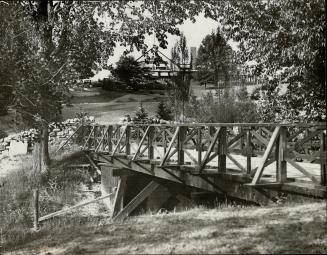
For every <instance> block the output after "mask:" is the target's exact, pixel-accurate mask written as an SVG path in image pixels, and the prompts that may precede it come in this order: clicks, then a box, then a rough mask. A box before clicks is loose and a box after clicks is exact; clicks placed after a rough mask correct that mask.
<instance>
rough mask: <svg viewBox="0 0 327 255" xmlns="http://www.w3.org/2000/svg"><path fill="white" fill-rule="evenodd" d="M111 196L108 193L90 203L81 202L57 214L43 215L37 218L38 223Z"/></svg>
mask: <svg viewBox="0 0 327 255" xmlns="http://www.w3.org/2000/svg"><path fill="white" fill-rule="evenodd" d="M111 195H112V193H110V194H108V195H105V196H101V197H98V198H96V199H92V200H90V201H86V202H83V203H80V204H77V205H74V206H72V207H69V208H67V209H63V210H60V211H57V212H54V213H50V214H48V215H45V216H43V217H40V218H39V222H41V221H45V220H48V219H51V218H54V217H57V216H60V215H63V214H66V213H68V212H70V211H72V210H75V209H78V208H81V207H83V206H86V205H89V204H92V203H95V202H99V201H101V200H103V199H106V198H109V197H110V196H111Z"/></svg>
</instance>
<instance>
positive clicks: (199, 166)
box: [196, 128, 202, 169]
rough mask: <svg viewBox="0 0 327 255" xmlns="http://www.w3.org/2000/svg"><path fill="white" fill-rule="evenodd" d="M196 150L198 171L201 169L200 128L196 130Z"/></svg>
mask: <svg viewBox="0 0 327 255" xmlns="http://www.w3.org/2000/svg"><path fill="white" fill-rule="evenodd" d="M196 149H197V151H198V163H197V165H198V169H201V162H202V132H201V128H198V133H197V146H196Z"/></svg>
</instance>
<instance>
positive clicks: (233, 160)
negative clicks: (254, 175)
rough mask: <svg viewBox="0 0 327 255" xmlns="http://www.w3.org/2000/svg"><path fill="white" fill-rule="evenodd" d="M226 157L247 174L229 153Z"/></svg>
mask: <svg viewBox="0 0 327 255" xmlns="http://www.w3.org/2000/svg"><path fill="white" fill-rule="evenodd" d="M226 156H227V157H228V158H229V159H230V160H231V161H232V162H233V163H234V164H235V165H236V166H237V167H238V168H239V169H241V170H242V171H244V172H247V171H246V169H245V168H244V167H243V166H242V165H241V164H240V163H239V162H238V161H237V160H236V159H235V158H234V157H233V156H232V155H231V154H229V153H226Z"/></svg>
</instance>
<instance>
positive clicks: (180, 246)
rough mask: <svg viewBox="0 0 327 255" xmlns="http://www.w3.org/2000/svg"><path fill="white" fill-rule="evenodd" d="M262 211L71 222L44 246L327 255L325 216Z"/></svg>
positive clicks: (96, 250)
mask: <svg viewBox="0 0 327 255" xmlns="http://www.w3.org/2000/svg"><path fill="white" fill-rule="evenodd" d="M262 209H263V210H260V209H254V210H255V211H252V210H249V209H244V210H242V209H240V210H231V212H229V211H228V210H226V209H224V210H222V211H221V212H220V210H209V212H206V211H205V210H195V211H192V210H191V211H190V212H185V213H184V212H183V213H180V214H179V213H177V214H167V215H159V216H141V217H133V218H129V219H128V220H126V221H124V222H115V223H106V224H100V225H99V224H95V222H94V221H91V222H88V223H86V222H84V223H83V222H82V223H81V224H78V225H74V226H71V224H69V221H67V223H68V224H67V223H66V224H65V225H64V226H61V227H60V224H59V226H58V228H59V229H61V231H60V232H59V233H56V232H52V233H51V232H49V233H47V235H44V236H43V237H42V239H43V241H42V240H39V241H38V243H40V244H42V245H44V244H46V245H47V246H48V247H50V246H51V247H61V248H64V250H65V252H64V253H63V254H81V253H79V252H81V251H82V252H84V254H88V253H92V254H102V253H104V252H107V253H170V252H172V253H326V251H327V244H326V243H325V242H324V240H326V224H325V221H324V217H321V216H320V215H319V212H317V213H315V212H311V213H309V214H308V213H307V215H305V212H300V211H297V213H296V214H292V213H290V212H288V211H286V212H285V211H283V210H282V209H280V208H273V209H272V210H265V208H262ZM252 214H253V215H252ZM303 215H305V217H303ZM90 223H92V224H91V225H90ZM49 239H51V240H49ZM36 244H37V243H35V242H31V243H29V245H28V246H29V247H36V246H35V245H36ZM25 247H26V246H25Z"/></svg>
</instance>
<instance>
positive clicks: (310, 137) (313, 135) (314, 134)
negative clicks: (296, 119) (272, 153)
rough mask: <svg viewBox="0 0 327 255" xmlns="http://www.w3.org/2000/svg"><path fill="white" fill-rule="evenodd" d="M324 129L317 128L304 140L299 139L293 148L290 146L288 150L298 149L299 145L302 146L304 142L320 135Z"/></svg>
mask: <svg viewBox="0 0 327 255" xmlns="http://www.w3.org/2000/svg"><path fill="white" fill-rule="evenodd" d="M321 132H322V131H321V130H316V131H313V132H312V133H310V134H309V135H307V136H306V137H304V138H303V139H302V140H300V141H297V142H296V143H295V144H294V145H293V146H292V148H289V149H288V150H287V152H289V151H291V150H296V149H297V148H298V147H299V146H301V145H302V144H304V143H306V142H308V141H310V140H311V139H312V138H314V137H315V136H317V135H319V134H320V133H321Z"/></svg>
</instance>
